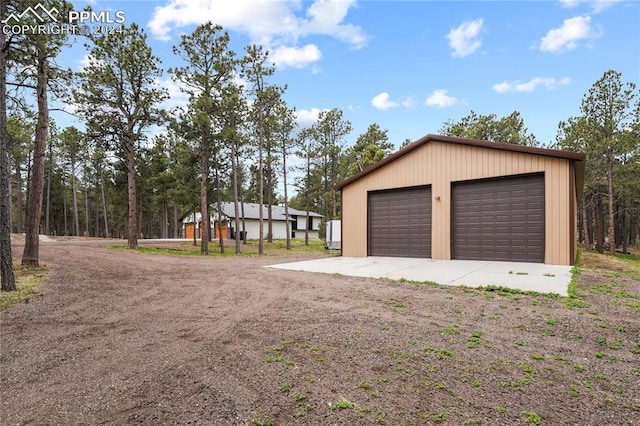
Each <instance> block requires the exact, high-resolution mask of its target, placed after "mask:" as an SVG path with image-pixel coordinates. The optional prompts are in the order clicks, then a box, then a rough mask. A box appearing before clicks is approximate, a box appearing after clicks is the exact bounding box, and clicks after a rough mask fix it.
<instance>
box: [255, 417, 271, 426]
mask: <svg viewBox="0 0 640 426" xmlns="http://www.w3.org/2000/svg"><path fill="white" fill-rule="evenodd" d="M251 424H252V425H253V426H273V420H271V416H270V415H268V414H267V415H266V416H265V417H264V420H260V419H259V418H257V417H254V418H253V419H251Z"/></svg>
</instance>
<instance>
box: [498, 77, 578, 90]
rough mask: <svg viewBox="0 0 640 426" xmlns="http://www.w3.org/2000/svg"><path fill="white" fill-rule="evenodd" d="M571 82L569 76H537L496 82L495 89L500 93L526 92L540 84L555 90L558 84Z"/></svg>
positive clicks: (562, 84)
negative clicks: (558, 77) (527, 79)
mask: <svg viewBox="0 0 640 426" xmlns="http://www.w3.org/2000/svg"><path fill="white" fill-rule="evenodd" d="M570 82H571V79H569V78H568V77H563V78H561V79H559V80H556V79H555V78H550V77H535V78H532V79H531V80H529V81H527V82H524V83H523V82H521V81H512V82H507V81H503V82H502V83H496V84H494V85H493V90H495V91H496V92H498V93H509V92H526V93H530V92H533V91H534V90H536V87H538V86H544V87H545V88H546V89H547V90H553V89H555V88H556V87H558V86H564V85H567V84H569V83H570Z"/></svg>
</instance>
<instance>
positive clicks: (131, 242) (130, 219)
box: [124, 132, 138, 250]
mask: <svg viewBox="0 0 640 426" xmlns="http://www.w3.org/2000/svg"><path fill="white" fill-rule="evenodd" d="M124 148H125V149H124V150H125V155H126V156H127V201H128V212H127V247H128V248H129V249H132V250H136V249H137V248H138V224H137V218H136V203H137V199H136V197H137V195H136V153H135V141H134V136H133V134H132V133H131V132H129V134H128V135H127V140H126V141H125V147H124Z"/></svg>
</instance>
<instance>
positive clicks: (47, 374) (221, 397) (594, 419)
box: [0, 241, 640, 425]
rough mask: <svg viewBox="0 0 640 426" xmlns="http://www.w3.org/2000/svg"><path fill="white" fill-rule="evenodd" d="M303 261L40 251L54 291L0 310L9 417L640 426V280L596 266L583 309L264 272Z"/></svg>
mask: <svg viewBox="0 0 640 426" xmlns="http://www.w3.org/2000/svg"><path fill="white" fill-rule="evenodd" d="M17 248H18V250H16V253H20V249H21V248H20V247H17ZM295 258H296V257H290V256H289V257H284V256H279V257H271V256H267V257H238V258H236V257H227V258H219V257H218V258H216V257H210V258H202V257H172V256H161V255H151V254H142V253H137V252H129V251H119V250H113V249H108V248H104V247H100V246H97V245H92V244H89V243H88V242H84V241H63V242H57V243H54V242H52V243H43V244H41V259H42V261H43V263H44V264H46V265H47V266H48V267H49V269H50V272H49V274H48V276H47V279H46V281H45V283H44V284H43V287H42V294H41V295H40V296H38V297H36V298H33V299H31V300H30V302H29V303H25V304H21V305H18V306H14V307H12V308H10V309H9V310H6V311H3V312H2V313H1V315H2V318H1V341H0V345H1V350H0V368H1V375H2V376H1V390H0V423H1V424H3V425H14V424H19V425H22V424H29V425H72V424H90V425H96V424H114V425H115V424H118V425H120V424H145V425H157V424H202V425H250V424H255V425H268V424H274V425H280V424H287V425H306V424H308V425H358V424H388V425H401V424H406V425H423V424H452V425H462V424H486V425H513V424H522V425H525V424H530V425H534V424H550V425H558V424H567V425H574V424H575V425H631V424H638V422H639V419H640V303H639V302H640V296H639V294H640V274H635V275H634V274H631V275H629V274H623V273H616V272H606V271H603V270H600V271H585V272H583V273H582V274H581V275H580V277H579V291H580V292H581V293H582V294H583V297H582V300H583V301H584V302H585V303H586V304H587V305H588V306H586V307H581V308H580V307H567V300H566V299H564V298H549V297H546V296H542V295H523V294H511V293H504V294H500V292H496V291H493V292H489V291H482V290H476V289H468V288H451V287H439V286H427V285H422V286H417V285H413V284H411V283H401V282H394V281H388V280H376V279H367V278H353V277H345V276H337V275H326V274H313V273H305V272H295V271H284V270H277V269H271V268H263V267H262V266H264V265H269V264H274V263H282V262H289V261H292V260H295ZM297 258H300V259H302V258H303V257H302V256H298V257H297ZM305 258H308V256H307V257H305Z"/></svg>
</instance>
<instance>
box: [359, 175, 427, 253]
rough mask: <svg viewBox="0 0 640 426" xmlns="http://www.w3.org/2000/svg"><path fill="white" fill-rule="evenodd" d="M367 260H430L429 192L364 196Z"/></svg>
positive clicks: (410, 190) (422, 189)
mask: <svg viewBox="0 0 640 426" xmlns="http://www.w3.org/2000/svg"><path fill="white" fill-rule="evenodd" d="M368 209H369V210H368V211H369V213H368V217H369V223H368V241H369V255H370V256H397V257H431V188H430V187H419V188H403V189H398V190H391V191H379V192H370V193H369V194H368Z"/></svg>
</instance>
